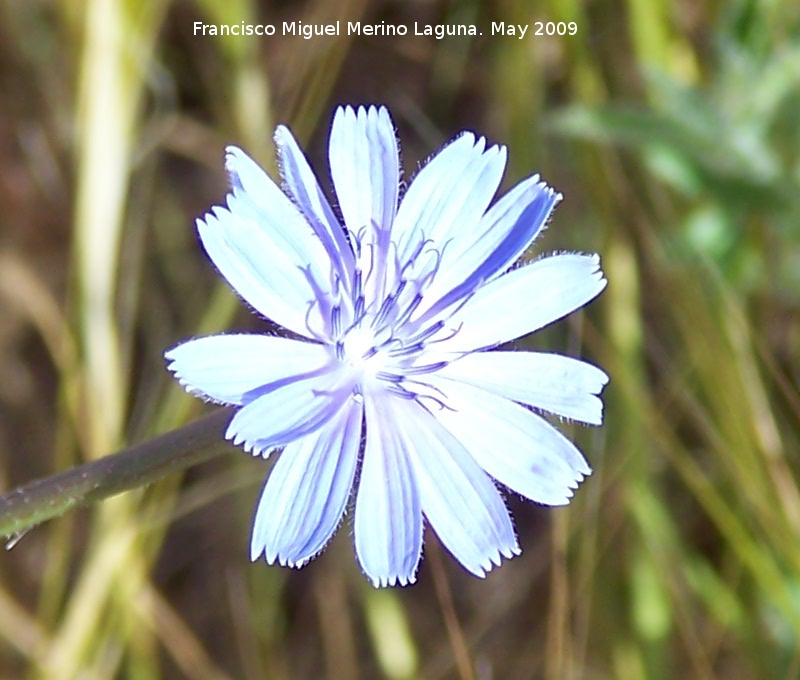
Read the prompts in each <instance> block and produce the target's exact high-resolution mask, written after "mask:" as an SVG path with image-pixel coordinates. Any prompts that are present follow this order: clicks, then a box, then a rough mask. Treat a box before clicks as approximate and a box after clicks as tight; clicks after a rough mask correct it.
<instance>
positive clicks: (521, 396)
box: [437, 351, 608, 425]
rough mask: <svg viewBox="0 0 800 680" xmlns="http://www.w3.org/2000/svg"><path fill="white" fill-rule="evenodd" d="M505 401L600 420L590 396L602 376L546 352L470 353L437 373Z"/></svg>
mask: <svg viewBox="0 0 800 680" xmlns="http://www.w3.org/2000/svg"><path fill="white" fill-rule="evenodd" d="M437 375H438V376H442V377H444V378H451V379H453V380H460V381H462V382H466V383H469V384H471V385H475V386H476V387H481V388H483V389H485V390H488V391H489V392H493V393H494V394H498V395H500V396H501V397H506V398H507V399H513V400H514V401H518V402H521V403H523V404H528V405H529V406H534V407H536V408H539V409H542V410H544V411H549V412H550V413H555V414H557V415H559V416H563V417H564V418H571V419H572V420H579V421H581V422H583V423H589V424H591V425H600V424H601V423H602V422H603V402H602V401H601V400H600V399H599V398H598V397H597V396H596V395H598V394H600V392H601V391H602V389H603V387H604V386H605V385H606V384H607V383H608V376H607V375H606V374H605V373H604V372H603V371H601V370H600V369H599V368H597V367H595V366H592V365H591V364H587V363H586V362H585V361H580V360H579V359H573V358H572V357H566V356H563V355H561V354H550V353H547V352H499V351H496V352H475V353H473V354H468V355H467V356H465V357H462V358H461V359H458V360H457V361H453V362H452V363H450V364H449V365H447V366H445V367H444V368H442V369H441V370H440V371H438V372H437Z"/></svg>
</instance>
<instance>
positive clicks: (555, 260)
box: [439, 253, 606, 352]
mask: <svg viewBox="0 0 800 680" xmlns="http://www.w3.org/2000/svg"><path fill="white" fill-rule="evenodd" d="M605 287H606V279H605V278H604V277H603V272H602V271H601V269H600V258H599V257H598V256H597V255H578V254H575V253H563V254H560V255H552V256H550V257H544V258H542V259H541V260H537V261H536V262H533V263H532V264H529V265H526V266H524V267H520V268H519V269H515V270H513V271H511V272H509V273H507V274H504V275H503V276H501V277H499V278H497V279H495V280H494V281H491V282H490V283H487V284H486V285H485V286H483V287H482V288H480V289H479V290H478V291H477V292H476V293H475V295H474V296H473V297H472V298H470V299H469V300H468V301H467V302H466V304H464V306H463V307H461V309H459V310H458V311H457V312H456V313H455V314H454V315H453V316H452V317H450V319H449V320H448V321H447V323H446V326H445V328H444V329H443V330H442V332H441V333H440V334H439V337H440V338H444V337H447V336H452V337H450V339H449V340H447V341H446V342H442V347H441V349H442V350H443V351H452V352H455V351H465V352H468V351H472V350H475V349H481V348H486V347H495V346H497V345H499V344H501V343H503V342H508V341H509V340H514V339H516V338H519V337H521V336H523V335H527V334H528V333H533V332H534V331H537V330H539V329H540V328H543V327H544V326H547V325H548V324H550V323H553V322H554V321H557V320H558V319H561V318H563V317H565V316H567V314H570V313H571V312H574V311H575V310H576V309H578V308H579V307H582V306H583V305H585V304H586V303H587V302H589V301H590V300H592V299H593V298H595V297H596V296H597V295H599V294H600V293H601V292H602V290H603V289H604V288H605Z"/></svg>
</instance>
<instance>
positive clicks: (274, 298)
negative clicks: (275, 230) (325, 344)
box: [197, 208, 322, 337]
mask: <svg viewBox="0 0 800 680" xmlns="http://www.w3.org/2000/svg"><path fill="white" fill-rule="evenodd" d="M204 220H205V221H203V220H197V231H198V233H199V234H200V239H201V241H202V242H203V247H204V248H205V249H206V252H207V253H208V256H209V257H210V258H211V261H212V262H213V263H214V265H215V266H216V268H217V269H218V270H219V272H220V274H222V276H224V277H225V279H226V280H227V281H228V283H229V284H230V285H231V287H232V288H233V289H234V290H235V291H236V292H237V293H238V294H239V295H240V296H241V297H242V298H243V299H244V300H246V301H247V302H248V303H250V304H251V305H252V306H253V307H254V308H255V309H256V310H258V311H259V312H261V314H263V315H264V316H265V317H267V318H269V319H271V320H272V321H274V322H275V323H276V324H278V325H280V326H283V327H284V328H288V329H289V330H291V331H294V332H295V333H297V334H298V335H302V336H305V337H312V336H313V334H312V332H311V330H310V329H309V327H308V324H309V321H311V322H312V323H313V324H314V325H315V326H321V323H322V322H321V320H320V319H319V318H318V314H315V313H314V310H315V309H316V307H315V306H314V305H315V299H316V298H315V295H314V293H313V288H312V286H310V285H309V283H308V281H307V280H306V279H305V278H304V277H303V275H302V272H301V270H300V269H299V268H298V267H297V266H294V265H292V264H290V262H289V258H287V257H286V254H285V253H284V252H283V251H282V250H281V248H279V247H278V246H277V245H276V244H275V243H274V242H273V241H272V240H271V239H269V238H268V237H267V236H266V235H265V234H264V233H263V231H262V230H261V229H260V228H259V226H258V224H257V222H255V221H254V220H242V219H239V218H237V217H236V216H234V215H233V214H232V213H230V212H228V211H227V210H225V209H224V208H215V211H214V213H208V214H206V216H205V218H204ZM310 309H311V310H312V313H311V315H310V316H309V310H310ZM314 322H315V323H314Z"/></svg>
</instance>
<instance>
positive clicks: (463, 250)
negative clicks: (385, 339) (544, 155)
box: [414, 175, 561, 318]
mask: <svg viewBox="0 0 800 680" xmlns="http://www.w3.org/2000/svg"><path fill="white" fill-rule="evenodd" d="M559 200H561V194H558V193H556V192H555V191H553V189H551V188H550V187H548V186H547V185H546V184H545V183H544V182H540V181H539V176H538V175H536V176H534V177H530V178H528V179H527V180H525V181H523V182H520V183H519V184H518V185H517V186H516V187H514V188H513V189H512V190H511V191H509V192H508V193H507V194H506V195H505V196H503V198H501V199H500V200H499V201H498V202H497V203H496V204H495V205H493V206H492V207H491V208H490V209H489V211H488V212H487V213H486V214H485V215H484V216H483V219H481V222H480V224H479V225H478V227H477V228H476V229H474V230H473V231H472V232H471V233H467V234H465V235H464V237H463V238H462V239H461V240H454V241H452V242H451V243H448V244H447V247H445V249H444V252H443V254H442V262H441V266H440V269H439V271H438V272H437V275H436V278H435V279H434V280H433V283H432V284H431V286H430V288H428V290H427V291H426V292H425V298H426V299H427V300H429V301H430V302H429V303H427V304H426V303H424V302H423V304H422V305H420V308H419V309H418V310H417V312H416V313H415V315H414V318H419V317H422V316H423V315H425V316H430V315H431V314H436V313H439V312H441V311H442V310H444V309H446V308H447V307H448V306H450V305H453V304H457V303H458V302H459V301H461V300H462V299H463V298H464V297H465V296H466V295H469V294H470V293H472V291H474V290H475V289H476V288H477V287H478V286H479V285H481V284H483V283H485V282H486V281H490V280H492V279H493V278H494V277H496V276H498V275H499V274H501V273H502V272H504V271H505V270H506V269H507V268H508V267H510V266H511V265H512V264H513V263H514V262H516V261H517V259H518V258H519V257H520V256H521V255H522V254H523V253H524V252H525V249H526V248H528V246H530V245H531V243H533V241H534V239H536V237H537V236H538V235H539V233H541V231H542V230H543V229H544V227H545V225H546V223H547V220H548V218H549V216H550V213H551V212H552V211H553V208H554V207H555V205H556V203H558V201H559ZM434 301H435V302H434Z"/></svg>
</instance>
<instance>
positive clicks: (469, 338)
mask: <svg viewBox="0 0 800 680" xmlns="http://www.w3.org/2000/svg"><path fill="white" fill-rule="evenodd" d="M275 141H276V145H277V149H278V154H279V158H280V167H281V174H282V178H283V188H282V189H281V188H280V187H278V186H277V185H276V184H275V183H274V182H273V181H272V180H271V179H270V178H269V177H268V176H267V174H266V173H265V172H264V171H263V170H262V169H261V168H260V167H259V166H258V165H257V164H256V163H255V162H254V161H253V160H252V159H251V158H249V157H248V156H247V155H246V154H245V153H244V152H243V151H242V150H241V149H238V148H236V147H229V148H228V149H227V155H226V161H225V166H226V169H227V171H228V175H229V177H230V183H231V187H232V189H231V193H230V194H229V195H228V196H227V200H226V204H225V206H217V207H214V208H212V210H211V212H209V213H208V214H207V215H206V216H205V217H204V218H203V219H201V220H198V221H197V229H198V232H199V235H200V239H201V241H202V243H203V247H204V248H205V250H206V252H207V253H208V256H209V257H210V258H211V260H212V262H213V263H214V265H215V266H216V267H217V269H218V270H219V272H220V273H221V274H222V276H223V277H224V278H225V279H226V280H227V281H228V283H229V284H230V285H231V286H232V287H233V288H234V290H235V291H236V292H237V293H238V294H239V295H240V296H241V297H242V298H243V299H244V300H245V301H246V302H247V303H249V304H250V305H251V306H252V307H253V308H255V310H256V311H257V312H259V313H260V314H262V315H263V316H265V317H267V318H268V319H270V320H272V321H273V322H274V323H275V324H277V325H279V326H281V327H283V328H284V329H285V330H286V333H285V334H284V335H280V336H278V335H270V334H223V335H214V336H210V337H204V338H197V339H193V340H189V341H188V342H184V343H183V344H181V345H178V346H177V347H175V348H174V349H171V350H170V351H168V352H167V353H166V358H167V359H168V360H169V369H170V370H171V371H172V372H173V373H174V374H175V376H176V377H177V379H178V380H179V381H180V383H181V384H182V385H183V386H184V387H185V388H186V389H187V390H189V391H190V392H192V393H194V394H197V395H199V396H202V397H204V398H206V399H209V400H212V401H214V402H218V403H221V404H228V405H234V406H237V407H239V408H238V410H237V411H236V413H235V415H234V416H233V418H232V420H231V422H230V425H229V427H228V429H227V432H226V437H227V438H228V439H230V440H232V441H233V443H234V444H237V445H241V446H242V447H243V448H244V449H245V450H246V451H248V452H250V453H252V454H253V455H257V456H263V457H264V458H266V457H268V456H269V455H270V454H271V453H272V452H274V451H275V450H277V449H282V452H281V453H280V456H279V458H278V460H277V463H276V464H275V466H274V469H273V470H272V472H271V474H270V475H269V478H268V480H267V482H266V485H265V487H264V490H263V493H262V496H261V500H260V502H259V504H258V508H257V510H256V514H255V523H254V526H253V533H252V542H251V557H252V559H253V560H256V559H258V558H259V557H261V556H262V555H263V556H264V557H265V559H266V561H267V562H268V563H270V564H272V563H275V562H278V563H280V564H282V565H287V566H291V567H301V566H303V565H305V564H306V563H307V562H308V561H309V560H311V559H312V558H313V557H314V556H316V555H317V554H318V553H319V552H320V551H321V550H322V549H323V548H324V547H325V545H326V543H327V542H328V541H329V540H330V538H331V536H332V535H333V533H334V531H335V530H336V528H337V526H338V525H339V524H340V522H341V521H342V518H343V516H344V515H345V514H346V512H347V509H348V507H351V508H353V509H354V536H355V550H356V555H357V557H358V561H359V563H360V565H361V568H362V569H363V570H364V572H365V573H366V575H367V577H368V578H369V579H370V580H371V581H372V583H373V584H374V585H376V586H386V585H395V584H400V585H406V584H409V583H413V582H414V581H415V579H416V573H417V568H418V565H419V561H420V556H421V553H422V538H423V526H424V523H426V522H427V524H429V525H430V527H431V528H432V529H433V531H435V532H436V534H437V536H438V537H439V539H440V540H441V542H442V544H443V545H444V546H445V547H446V548H447V549H448V550H449V551H450V553H452V555H453V556H454V557H455V558H456V559H457V560H458V561H459V562H460V563H461V564H462V565H463V566H464V567H465V568H466V569H467V570H468V571H470V572H472V573H473V574H475V575H477V576H481V577H482V576H484V575H485V574H486V572H487V571H489V570H490V569H492V567H493V565H499V564H500V561H501V558H502V557H506V558H510V557H512V556H513V555H515V554H518V553H519V551H520V549H519V546H518V543H517V538H516V535H515V533H514V528H513V526H512V523H511V519H510V518H509V514H508V511H507V509H506V505H505V502H504V500H503V496H502V494H501V492H500V490H499V489H498V484H499V485H501V486H502V487H505V488H507V489H510V490H511V491H513V492H516V493H518V494H521V495H522V496H525V497H526V498H529V499H531V500H533V501H536V502H539V503H543V504H545V505H562V504H566V503H568V502H569V499H570V497H571V496H572V492H573V489H575V488H576V487H577V485H578V483H579V482H580V481H581V480H582V479H583V478H584V476H585V475H588V474H589V473H590V469H589V466H588V465H587V463H586V461H585V459H584V457H583V456H582V455H581V453H580V451H578V449H577V448H576V447H575V446H574V445H573V444H572V443H571V442H570V441H569V440H568V439H566V438H565V437H564V436H563V435H562V434H561V433H560V432H559V431H558V430H557V429H556V428H554V427H553V426H552V425H551V424H549V423H548V422H547V421H546V420H545V419H544V418H543V417H542V416H541V415H540V412H542V411H544V412H548V413H551V414H555V415H557V416H561V417H563V418H569V419H572V420H576V421H581V422H584V423H588V424H593V425H598V424H600V423H601V420H602V402H601V401H600V399H599V397H598V396H597V395H598V394H599V393H600V391H601V390H602V388H603V386H604V385H605V384H606V383H607V381H608V378H607V376H606V374H605V373H604V372H603V371H601V370H600V369H598V368H596V367H594V366H592V365H590V364H588V363H586V362H583V361H580V360H578V359H574V358H571V357H568V356H563V355H560V354H554V353H544V352H533V351H513V350H507V349H496V348H497V347H499V346H500V345H502V344H503V343H508V342H509V341H512V340H515V339H517V338H520V337H522V336H525V335H527V334H529V333H533V332H534V331H537V330H539V329H540V328H543V327H544V326H547V325H548V324H550V323H552V322H554V321H556V320H558V319H561V318H562V317H564V316H566V315H568V314H570V313H571V312H573V311H574V310H576V309H578V308H579V307H581V306H583V305H585V304H586V303H587V302H589V301H590V300H592V299H593V298H594V297H595V296H597V295H598V294H599V293H600V292H601V291H602V290H603V288H604V287H605V285H606V280H605V279H604V277H603V274H602V271H601V269H600V262H599V258H598V256H597V255H583V254H577V253H560V254H555V255H551V256H549V257H544V258H541V259H538V260H535V261H533V262H531V263H529V264H523V265H522V266H518V267H516V268H515V267H514V264H515V263H516V262H517V260H518V259H519V258H520V257H521V256H522V254H523V253H524V252H525V251H526V249H527V248H528V247H529V246H530V245H531V243H532V242H533V240H534V239H535V238H536V236H537V235H538V234H539V233H540V232H541V231H542V229H543V228H544V226H545V224H546V222H547V220H548V218H549V216H550V213H551V212H552V210H553V207H554V206H555V204H556V203H557V202H558V201H559V200H560V198H561V196H560V194H558V193H556V192H555V191H554V190H553V189H551V188H550V187H548V186H547V185H546V184H544V183H543V182H541V181H540V180H539V177H538V176H533V177H529V178H528V179H525V180H523V181H522V182H520V183H519V184H517V185H516V186H515V187H514V188H513V189H511V190H510V191H509V192H508V193H506V194H505V195H504V196H502V197H501V198H499V200H497V201H495V202H494V203H493V199H494V197H495V194H496V192H497V190H498V187H499V185H500V182H501V179H502V176H503V172H504V170H505V165H506V150H505V148H503V147H498V146H490V147H487V143H486V141H485V140H484V139H483V138H482V137H476V136H475V135H474V134H473V133H471V132H465V133H463V134H462V135H461V136H459V137H457V138H456V139H455V140H453V141H452V142H451V143H450V144H448V145H447V146H446V147H445V148H444V149H442V150H441V151H440V152H439V153H438V154H436V155H435V156H434V157H433V158H431V159H430V161H429V162H428V163H427V164H425V166H424V167H423V168H422V169H421V170H420V171H419V173H418V174H417V175H416V177H415V178H414V179H413V181H412V182H411V184H410V186H409V187H408V190H407V191H406V192H405V194H404V195H401V191H400V181H399V178H400V160H399V151H398V145H397V140H396V138H395V132H394V126H393V124H392V121H391V119H390V117H389V113H388V111H387V110H386V109H385V108H383V107H381V108H375V107H370V108H358V109H357V110H354V109H352V108H350V107H345V108H340V109H338V110H337V112H336V115H335V118H334V121H333V127H332V130H331V136H330V147H329V162H330V172H331V176H332V179H333V186H334V188H335V192H336V199H337V203H338V211H336V210H334V208H333V207H332V206H331V204H330V203H329V202H328V200H327V198H326V196H325V193H324V192H323V191H322V190H321V189H320V186H319V183H318V181H317V179H316V177H315V175H314V172H313V171H312V170H311V168H310V166H309V164H308V162H307V161H306V158H305V157H304V155H303V153H302V151H301V150H300V148H299V146H298V144H297V142H296V141H295V139H294V137H293V136H292V134H291V132H290V131H289V130H288V129H287V128H285V127H283V126H281V127H279V128H278V129H277V132H276V135H275Z"/></svg>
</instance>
